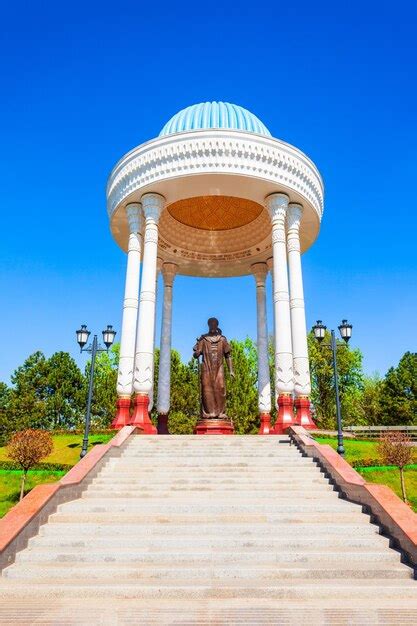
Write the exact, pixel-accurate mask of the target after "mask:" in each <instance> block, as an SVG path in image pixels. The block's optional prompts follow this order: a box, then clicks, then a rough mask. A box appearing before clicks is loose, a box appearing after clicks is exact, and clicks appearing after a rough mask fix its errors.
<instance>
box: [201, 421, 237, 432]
mask: <svg viewBox="0 0 417 626" xmlns="http://www.w3.org/2000/svg"><path fill="white" fill-rule="evenodd" d="M194 432H195V434H196V435H233V434H234V432H235V431H234V428H233V424H232V420H230V419H218V418H212V419H199V420H198V422H197V426H196V427H195V431H194Z"/></svg>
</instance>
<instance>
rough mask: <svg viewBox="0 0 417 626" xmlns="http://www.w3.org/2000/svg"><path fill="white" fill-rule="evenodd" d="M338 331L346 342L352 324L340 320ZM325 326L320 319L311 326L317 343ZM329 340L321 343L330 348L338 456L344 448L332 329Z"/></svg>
mask: <svg viewBox="0 0 417 626" xmlns="http://www.w3.org/2000/svg"><path fill="white" fill-rule="evenodd" d="M338 328H339V332H340V336H341V337H342V339H343V340H344V342H345V344H347V343H348V341H349V339H350V338H351V336H352V324H348V321H347V320H342V323H341V324H340V326H339V327H338ZM326 330H327V328H326V326H325V325H324V324H323V322H322V321H321V320H317V322H316V323H315V325H314V326H313V333H314V336H315V338H316V339H317V341H318V342H319V343H321V342H322V341H323V339H324V337H325V335H326ZM330 337H331V342H330V344H323V345H325V347H326V348H330V349H331V351H332V361H333V377H334V390H335V395H336V417H337V452H338V453H339V454H340V456H344V454H345V448H344V446H343V430H342V412H341V409H340V395H339V376H338V373H337V343H336V334H335V332H334V330H331V331H330Z"/></svg>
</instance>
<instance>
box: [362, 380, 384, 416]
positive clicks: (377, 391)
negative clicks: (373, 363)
mask: <svg viewBox="0 0 417 626" xmlns="http://www.w3.org/2000/svg"><path fill="white" fill-rule="evenodd" d="M382 386H383V382H382V380H381V378H380V377H379V376H378V374H374V375H373V376H365V377H364V379H363V391H362V398H361V402H362V412H363V416H364V420H365V423H366V424H369V425H370V426H377V425H378V424H382V423H383V416H382V408H381V396H382Z"/></svg>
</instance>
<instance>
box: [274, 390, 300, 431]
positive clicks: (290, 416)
mask: <svg viewBox="0 0 417 626" xmlns="http://www.w3.org/2000/svg"><path fill="white" fill-rule="evenodd" d="M294 423H295V422H294V411H293V399H292V396H291V395H290V394H283V393H282V394H280V396H279V397H278V416H277V421H276V422H275V425H274V430H273V433H274V435H283V434H284V433H285V431H286V430H287V428H289V427H290V426H292V425H293V424H294Z"/></svg>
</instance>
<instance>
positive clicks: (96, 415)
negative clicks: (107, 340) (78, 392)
mask: <svg viewBox="0 0 417 626" xmlns="http://www.w3.org/2000/svg"><path fill="white" fill-rule="evenodd" d="M119 353H120V344H118V343H117V344H113V345H112V347H111V348H110V350H109V351H108V352H99V353H98V354H97V357H96V364H95V371H94V387H93V403H92V407H91V424H92V426H93V427H96V428H108V427H109V426H110V424H111V422H112V420H113V418H114V414H115V411H116V401H117V392H116V384H117V369H118V365H119ZM90 365H91V361H88V362H87V364H86V367H85V383H84V394H83V395H84V402H83V404H84V409H83V415H84V412H85V407H86V403H87V389H88V380H89V376H90Z"/></svg>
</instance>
